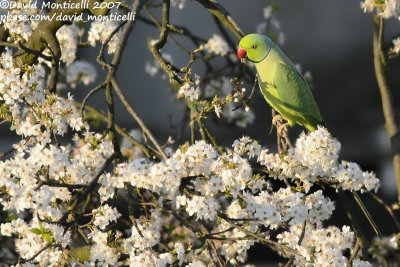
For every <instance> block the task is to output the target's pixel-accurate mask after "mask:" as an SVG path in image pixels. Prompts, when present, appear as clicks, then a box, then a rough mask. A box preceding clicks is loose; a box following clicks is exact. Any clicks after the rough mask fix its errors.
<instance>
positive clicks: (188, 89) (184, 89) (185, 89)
mask: <svg viewBox="0 0 400 267" xmlns="http://www.w3.org/2000/svg"><path fill="white" fill-rule="evenodd" d="M195 85H196V86H197V85H198V84H195ZM199 96H200V88H199V87H198V86H197V87H193V86H191V84H190V83H185V84H183V85H182V86H181V88H179V91H178V98H181V97H184V98H185V99H186V100H187V101H195V100H198V99H199Z"/></svg>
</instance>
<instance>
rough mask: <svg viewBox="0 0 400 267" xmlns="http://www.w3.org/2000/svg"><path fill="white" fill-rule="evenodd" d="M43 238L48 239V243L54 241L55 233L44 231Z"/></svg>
mask: <svg viewBox="0 0 400 267" xmlns="http://www.w3.org/2000/svg"><path fill="white" fill-rule="evenodd" d="M42 238H43V240H44V241H46V242H47V243H53V235H52V234H51V233H44V234H43V235H42Z"/></svg>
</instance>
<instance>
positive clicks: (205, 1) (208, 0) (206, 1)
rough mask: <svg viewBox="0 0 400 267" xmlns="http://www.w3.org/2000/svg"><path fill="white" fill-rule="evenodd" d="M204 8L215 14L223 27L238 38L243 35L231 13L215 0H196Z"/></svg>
mask: <svg viewBox="0 0 400 267" xmlns="http://www.w3.org/2000/svg"><path fill="white" fill-rule="evenodd" d="M197 2H199V3H200V4H202V5H203V6H204V7H205V8H207V9H208V11H210V12H211V13H212V14H213V15H214V16H216V17H217V18H218V19H219V21H221V22H222V24H224V25H225V27H227V28H229V29H230V30H231V31H232V32H233V33H234V34H235V36H236V37H237V38H238V39H241V38H242V37H243V36H244V32H243V31H242V29H241V28H240V27H239V25H238V24H237V23H236V22H235V21H234V20H233V18H232V17H231V15H230V14H229V13H228V11H226V9H225V8H224V7H223V6H221V5H220V4H218V3H217V1H215V0H197Z"/></svg>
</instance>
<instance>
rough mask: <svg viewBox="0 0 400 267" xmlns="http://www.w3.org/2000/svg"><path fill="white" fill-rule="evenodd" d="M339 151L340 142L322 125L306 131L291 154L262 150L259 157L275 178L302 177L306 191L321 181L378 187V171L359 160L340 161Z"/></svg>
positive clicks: (356, 187)
mask: <svg viewBox="0 0 400 267" xmlns="http://www.w3.org/2000/svg"><path fill="white" fill-rule="evenodd" d="M339 152H340V143H339V142H338V141H337V140H336V139H334V138H332V136H331V135H330V133H329V132H328V131H327V130H326V129H325V128H324V127H318V129H317V130H316V131H314V132H312V133H310V134H308V135H306V134H304V133H303V134H302V135H301V136H300V137H299V138H298V139H297V141H296V146H295V148H294V149H290V150H289V151H288V154H287V155H285V156H283V157H282V156H281V155H279V154H274V153H268V150H262V151H261V153H260V157H259V158H258V160H259V162H260V163H261V164H262V165H264V166H266V167H267V169H268V170H269V171H270V172H271V174H272V175H273V176H274V177H275V178H279V179H290V180H299V181H300V182H302V184H303V187H304V189H305V190H306V191H308V190H309V189H310V187H311V186H312V185H313V183H315V182H316V181H317V180H323V181H324V182H327V183H329V184H332V186H334V187H336V188H338V189H339V188H342V189H347V190H357V191H358V190H360V191H361V192H364V191H371V190H375V191H376V190H378V187H379V180H378V179H377V178H376V177H375V174H374V173H371V172H363V171H362V170H361V169H360V167H359V166H358V165H357V164H356V163H349V162H345V161H343V162H342V163H339ZM335 184H336V185H335Z"/></svg>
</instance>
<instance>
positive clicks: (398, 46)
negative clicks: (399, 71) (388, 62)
mask: <svg viewBox="0 0 400 267" xmlns="http://www.w3.org/2000/svg"><path fill="white" fill-rule="evenodd" d="M392 42H393V47H392V48H391V49H390V52H391V53H393V54H399V53H400V37H397V38H396V39H393V41H392Z"/></svg>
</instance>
